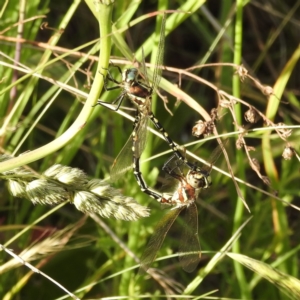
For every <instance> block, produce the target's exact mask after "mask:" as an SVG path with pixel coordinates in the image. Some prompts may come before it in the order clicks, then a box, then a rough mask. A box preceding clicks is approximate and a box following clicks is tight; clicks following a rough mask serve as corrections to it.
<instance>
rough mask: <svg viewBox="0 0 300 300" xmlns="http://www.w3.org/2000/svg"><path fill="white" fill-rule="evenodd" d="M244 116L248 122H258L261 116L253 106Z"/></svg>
mask: <svg viewBox="0 0 300 300" xmlns="http://www.w3.org/2000/svg"><path fill="white" fill-rule="evenodd" d="M244 117H245V120H246V121H247V122H249V123H252V124H253V123H256V122H257V121H258V120H259V118H260V116H259V114H258V113H257V111H256V109H254V108H253V107H252V106H251V107H250V108H249V109H248V110H247V111H246V112H245V114H244Z"/></svg>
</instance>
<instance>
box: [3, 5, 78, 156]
mask: <svg viewBox="0 0 300 300" xmlns="http://www.w3.org/2000/svg"><path fill="white" fill-rule="evenodd" d="M79 4H80V0H76V1H74V3H73V5H72V6H71V7H70V9H69V10H68V12H67V13H66V15H65V16H64V18H63V20H62V22H61V24H60V26H59V28H62V29H64V28H66V26H67V24H68V23H69V22H70V19H71V18H72V17H73V15H74V13H75V11H76V9H77V7H78V5H79ZM60 37H61V34H54V35H53V36H52V38H51V39H50V40H49V42H48V44H49V47H51V46H55V45H57V43H58V42H59V40H60ZM51 55H52V51H51V50H50V49H47V50H46V51H45V53H44V54H43V56H42V57H41V59H40V62H39V64H38V67H37V68H36V69H35V70H34V72H38V73H42V71H43V70H44V68H45V67H46V66H47V62H48V61H49V58H50V57H51ZM31 75H32V73H29V74H27V75H25V76H23V77H22V78H20V79H19V80H16V81H15V82H13V83H12V84H11V85H9V86H8V87H7V88H6V89H4V91H5V90H9V89H10V88H12V87H13V86H15V85H17V84H18V83H20V82H22V81H23V80H24V79H25V78H27V77H30V76H31ZM38 81H39V78H38V77H35V76H33V77H31V78H30V80H29V82H28V84H26V86H25V87H24V89H23V92H22V93H21V95H20V96H19V99H18V100H17V101H16V103H15V105H14V106H13V108H12V110H11V111H10V113H9V115H8V116H7V118H6V119H5V122H4V124H3V125H2V128H1V130H2V131H4V132H5V133H6V136H7V130H6V128H7V127H8V126H14V125H16V124H17V123H18V122H19V120H20V116H21V114H22V113H23V111H24V108H25V106H26V104H27V103H28V101H29V100H30V97H31V96H32V93H33V90H34V89H35V88H36V84H37V82H38ZM2 92H3V91H2ZM2 92H1V93H2ZM1 93H0V94H1ZM8 132H9V131H8ZM7 150H8V151H12V149H9V148H8V149H7Z"/></svg>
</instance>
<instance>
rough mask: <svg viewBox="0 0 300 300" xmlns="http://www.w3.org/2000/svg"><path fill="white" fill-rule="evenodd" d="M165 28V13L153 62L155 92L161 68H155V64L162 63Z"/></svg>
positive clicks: (159, 64)
mask: <svg viewBox="0 0 300 300" xmlns="http://www.w3.org/2000/svg"><path fill="white" fill-rule="evenodd" d="M165 28H166V14H164V15H163V19H162V22H161V28H160V37H159V43H158V52H157V56H156V62H155V69H154V74H153V82H152V84H153V88H152V89H153V91H154V92H155V90H156V88H157V86H158V85H159V82H160V79H161V74H162V69H161V68H157V66H160V67H161V65H162V62H163V58H164V52H165Z"/></svg>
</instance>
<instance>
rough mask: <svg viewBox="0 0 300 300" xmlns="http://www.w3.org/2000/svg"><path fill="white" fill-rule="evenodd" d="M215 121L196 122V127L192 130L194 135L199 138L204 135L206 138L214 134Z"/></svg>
mask: <svg viewBox="0 0 300 300" xmlns="http://www.w3.org/2000/svg"><path fill="white" fill-rule="evenodd" d="M214 128H215V123H214V121H212V120H211V121H207V122H203V121H201V120H199V121H197V122H196V125H195V126H194V127H193V128H192V135H193V136H195V137H197V138H199V137H200V136H201V135H202V134H203V136H204V137H206V136H209V135H210V134H212V133H213V132H214Z"/></svg>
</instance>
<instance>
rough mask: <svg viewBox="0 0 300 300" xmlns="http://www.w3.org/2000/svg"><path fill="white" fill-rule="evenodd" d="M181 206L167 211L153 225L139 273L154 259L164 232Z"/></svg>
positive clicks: (169, 226) (146, 268)
mask: <svg viewBox="0 0 300 300" xmlns="http://www.w3.org/2000/svg"><path fill="white" fill-rule="evenodd" d="M182 209H183V208H182V207H179V208H176V209H172V210H171V211H170V212H168V213H167V214H166V215H165V216H164V217H163V218H162V219H161V220H160V222H159V223H158V224H157V226H155V229H154V233H153V235H152V236H151V238H150V241H149V242H148V244H147V246H146V250H145V251H144V253H143V255H142V257H141V266H140V270H139V273H143V272H146V271H147V270H148V269H149V267H150V265H151V264H152V262H153V261H154V260H155V257H156V255H157V252H158V250H159V249H160V247H161V245H162V243H163V241H164V239H165V237H166V234H167V233H168V231H169V229H170V228H171V226H172V224H173V223H174V221H175V220H176V218H177V217H178V215H179V214H180V212H181V211H182Z"/></svg>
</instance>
